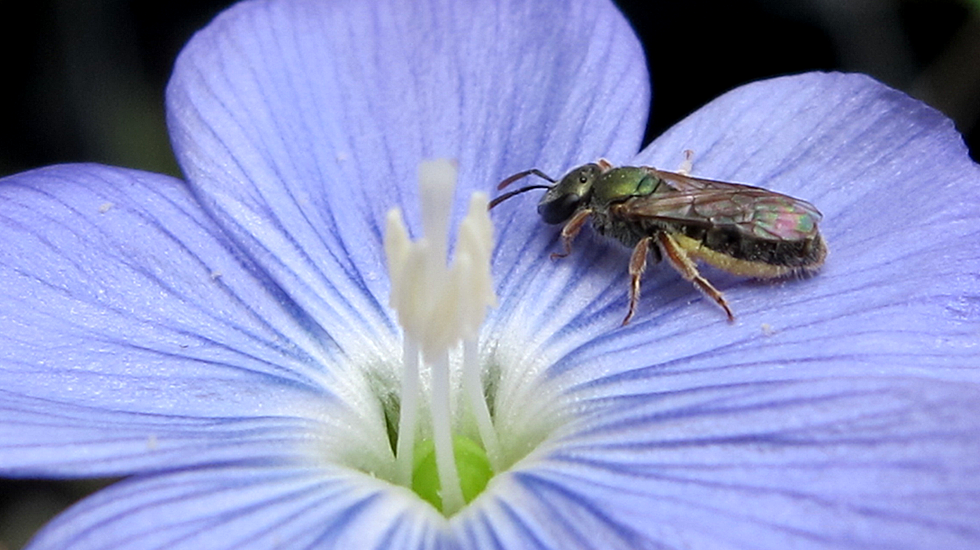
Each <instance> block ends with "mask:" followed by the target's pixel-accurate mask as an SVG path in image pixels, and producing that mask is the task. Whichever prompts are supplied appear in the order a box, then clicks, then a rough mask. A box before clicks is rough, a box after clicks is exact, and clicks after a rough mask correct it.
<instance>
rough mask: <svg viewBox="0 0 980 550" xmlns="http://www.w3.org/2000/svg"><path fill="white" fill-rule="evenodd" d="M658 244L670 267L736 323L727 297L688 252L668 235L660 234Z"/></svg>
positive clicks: (729, 319) (729, 320) (730, 320)
mask: <svg viewBox="0 0 980 550" xmlns="http://www.w3.org/2000/svg"><path fill="white" fill-rule="evenodd" d="M657 244H659V245H660V249H661V250H663V253H664V255H665V256H667V260H668V261H670V265H671V266H673V267H674V269H676V270H677V272H678V273H680V274H681V277H684V278H685V279H687V280H688V281H691V282H692V283H694V286H695V287H696V288H697V289H698V290H700V291H701V292H703V293H705V294H706V295H707V296H708V297H709V298H711V299H712V300H714V301H715V302H716V303H717V304H718V305H719V306H721V308H722V309H724V310H725V313H727V314H728V322H730V323H731V322H733V321H735V315H734V314H733V313H732V309H731V308H730V307H728V302H727V301H725V296H724V295H723V294H722V293H721V291H719V290H718V289H717V288H715V287H714V286H712V285H711V283H709V282H708V280H707V279H705V278H704V277H702V276H701V273H699V272H698V268H697V266H696V265H695V264H694V261H693V260H691V258H690V257H688V255H687V252H685V251H684V249H683V248H681V246H680V245H679V244H677V241H676V240H674V238H673V237H671V236H670V235H668V234H666V233H658V234H657ZM634 253H635V252H634Z"/></svg>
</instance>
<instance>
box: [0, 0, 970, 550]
mask: <svg viewBox="0 0 980 550" xmlns="http://www.w3.org/2000/svg"><path fill="white" fill-rule="evenodd" d="M461 1H463V0H461ZM230 3H231V2H227V1H225V2H218V1H191V0H170V1H166V2H165V1H161V0H142V1H140V0H36V1H31V2H23V3H18V4H17V9H18V12H19V13H18V14H17V15H16V16H10V15H9V14H8V15H7V16H5V17H3V18H2V21H0V52H3V53H2V54H0V55H2V59H3V64H2V69H3V72H4V75H5V76H4V79H3V83H2V84H0V100H2V105H3V108H2V109H0V175H4V174H9V173H13V172H17V171H20V170H25V169H28V168H33V167H37V166H42V165H46V164H52V163H58V162H80V161H81V162H88V161H94V162H102V163H107V164H115V165H120V166H127V167H133V168H141V169H145V170H151V171H156V172H167V173H171V174H174V175H178V174H179V173H178V170H177V167H176V164H175V162H174V160H173V157H172V154H171V152H170V146H169V143H168V141H167V134H166V130H165V128H164V124H163V120H164V117H163V89H164V85H165V84H166V81H167V78H168V75H169V73H170V68H171V66H172V64H173V60H174V58H175V56H176V55H177V52H178V51H179V50H180V48H181V46H182V45H183V44H184V43H185V42H186V41H187V39H188V38H190V36H191V34H193V32H194V31H195V30H197V29H199V28H201V27H202V26H204V25H205V24H207V22H208V21H209V20H210V19H211V18H212V17H214V15H216V14H217V13H218V12H219V11H220V10H221V9H222V8H223V7H225V6H227V5H229V4H230ZM618 4H619V5H620V6H621V8H622V9H623V11H624V12H625V13H626V15H627V17H628V18H629V19H630V21H631V22H632V23H633V26H634V28H635V29H636V31H637V33H638V34H639V35H640V38H641V40H642V41H643V43H644V45H645V46H646V50H647V58H648V64H649V66H650V71H651V74H652V75H653V79H654V100H653V112H652V115H651V119H650V126H649V128H648V131H647V137H646V141H648V142H649V141H650V140H651V139H652V138H653V137H655V136H656V135H658V134H659V133H660V132H662V131H664V130H665V129H667V128H669V127H670V126H671V125H672V124H674V123H675V122H677V121H678V120H680V119H681V118H683V117H684V116H685V115H687V114H689V113H690V112H692V111H694V110H695V109H697V108H698V107H699V106H700V105H702V104H704V103H706V102H707V101H709V100H711V99H712V98H714V97H716V96H718V95H720V94H721V93H723V92H725V91H727V90H729V89H731V88H733V87H735V86H738V85H740V84H744V83H746V82H751V81H753V80H758V79H761V78H767V77H771V76H778V75H784V74H791V73H798V72H803V71H809V70H835V69H836V70H845V71H857V72H864V73H868V74H870V75H872V76H873V77H875V78H877V79H878V80H881V81H883V82H885V83H887V84H889V85H891V86H893V87H896V88H899V89H902V90H904V91H906V92H908V93H910V94H911V95H913V96H915V97H918V98H920V99H922V100H924V101H926V102H928V103H930V104H931V105H933V106H935V107H936V108H938V109H940V110H942V111H943V112H945V113H946V114H947V115H949V116H950V117H951V118H953V119H954V120H955V121H956V124H957V127H958V128H959V129H960V131H961V132H963V133H964V135H965V136H966V138H967V142H968V144H969V145H970V149H971V151H973V155H974V159H976V158H977V152H978V151H980V141H978V140H980V131H978V124H977V122H978V118H980V15H978V13H980V0H648V1H646V2H639V1H629V0H622V1H620V2H618ZM0 246H3V244H2V243H0ZM2 421H3V420H2V419H0V422H2ZM102 483H104V482H102ZM99 486H100V482H89V481H85V482H71V483H59V482H26V481H0V550H12V549H15V548H19V547H20V546H21V545H22V544H23V543H24V542H25V541H26V539H27V537H29V536H30V534H31V533H33V532H34V531H36V530H37V529H38V527H39V526H40V525H41V524H42V523H43V522H44V521H46V519H47V518H49V517H50V516H51V515H53V514H54V513H56V512H57V511H58V510H59V509H61V508H62V507H64V506H66V505H67V504H69V503H71V502H73V501H74V500H77V499H78V498H81V496H83V495H84V494H86V493H87V492H88V491H91V490H92V489H93V488H97V487H99Z"/></svg>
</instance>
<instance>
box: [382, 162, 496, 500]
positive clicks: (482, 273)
mask: <svg viewBox="0 0 980 550" xmlns="http://www.w3.org/2000/svg"><path fill="white" fill-rule="evenodd" d="M455 185H456V167H455V166H454V165H453V164H452V163H451V162H449V161H446V160H440V161H432V162H424V163H422V165H421V166H420V167H419V188H420V196H421V203H422V227H423V232H424V234H423V237H422V238H421V239H419V240H418V241H416V242H414V243H412V242H411V241H410V240H409V237H408V231H407V230H406V229H405V226H404V223H403V221H402V217H401V214H400V212H398V211H397V210H392V211H391V212H389V213H388V223H387V232H386V235H385V253H386V255H387V259H388V271H389V273H390V276H391V302H390V303H391V306H392V308H394V309H395V310H396V311H397V312H398V321H399V323H400V324H401V326H402V329H403V331H404V334H405V351H404V359H403V360H404V362H405V365H404V371H403V380H402V395H401V406H400V407H401V412H400V418H399V424H398V442H397V445H396V453H397V456H396V462H397V464H396V470H397V472H398V476H399V479H398V480H399V482H400V483H403V484H404V485H406V486H411V473H412V466H413V456H412V455H413V449H414V444H415V441H414V439H415V434H416V433H417V432H416V418H417V416H418V409H419V402H418V397H419V396H418V394H419V382H418V377H419V368H418V361H417V359H418V353H419V352H421V354H422V357H423V359H424V360H425V363H426V364H427V365H429V366H430V368H431V372H432V395H431V396H430V398H431V403H430V407H429V410H430V413H431V415H432V438H433V443H434V446H435V456H436V469H437V471H438V474H439V479H440V485H441V488H442V491H441V494H442V501H443V512H444V513H446V514H452V513H453V512H455V511H456V510H459V509H460V508H462V506H463V504H464V502H463V494H462V490H461V489H460V483H459V474H458V472H457V469H456V460H455V457H454V455H453V434H452V431H451V430H452V427H453V422H452V418H453V417H452V411H451V408H450V402H451V399H450V392H451V388H450V375H449V365H450V362H449V350H450V349H451V348H453V347H455V346H456V345H457V344H458V343H459V342H460V341H461V340H462V341H463V342H464V345H463V348H464V359H463V362H462V364H463V369H464V371H463V374H462V379H463V385H464V387H465V392H464V400H465V401H468V402H469V404H470V407H471V410H472V411H473V414H474V417H475V418H476V422H477V427H478V430H479V433H480V437H481V439H482V440H483V445H484V450H485V451H486V452H487V458H488V460H490V464H491V465H492V466H493V467H494V468H496V466H497V465H498V464H499V456H500V451H499V444H498V443H497V437H496V432H495V431H494V428H493V424H492V419H491V418H490V414H489V411H488V410H487V403H486V397H485V396H484V395H483V388H482V383H481V379H480V364H479V360H478V356H477V345H476V339H477V336H478V334H479V329H480V325H481V324H482V323H483V319H484V316H485V315H486V308H487V306H494V305H496V296H495V295H494V293H493V281H492V279H491V278H490V254H491V251H492V247H493V230H492V225H491V223H490V216H489V213H488V212H487V196H486V195H485V194H483V193H474V194H473V197H472V198H471V200H470V205H469V211H468V212H467V215H466V218H464V220H463V221H462V223H461V224H460V229H459V238H458V241H457V246H456V253H455V258H454V259H453V262H452V265H451V266H450V267H449V268H448V269H447V267H446V251H447V250H448V246H449V245H448V238H449V235H448V230H449V217H450V213H451V209H452V199H453V191H454V188H455Z"/></svg>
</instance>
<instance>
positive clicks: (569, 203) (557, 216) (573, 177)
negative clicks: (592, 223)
mask: <svg viewBox="0 0 980 550" xmlns="http://www.w3.org/2000/svg"><path fill="white" fill-rule="evenodd" d="M601 173H602V169H601V168H600V166H599V165H598V164H594V163H592V164H585V165H583V166H579V167H578V168H576V169H574V170H572V171H571V172H569V173H568V174H566V175H565V177H563V178H562V179H561V181H559V182H558V183H556V184H555V185H553V186H551V187H549V188H548V192H547V193H545V194H544V196H543V197H541V202H539V203H538V215H540V216H541V219H543V220H544V221H545V223H550V224H559V223H562V222H564V221H565V220H567V219H568V218H571V217H572V214H574V213H575V211H576V210H578V208H579V206H581V205H582V203H583V202H585V201H586V200H587V199H588V198H589V195H590V194H591V193H592V184H593V182H595V179H596V178H597V177H598V176H599V174H601Z"/></svg>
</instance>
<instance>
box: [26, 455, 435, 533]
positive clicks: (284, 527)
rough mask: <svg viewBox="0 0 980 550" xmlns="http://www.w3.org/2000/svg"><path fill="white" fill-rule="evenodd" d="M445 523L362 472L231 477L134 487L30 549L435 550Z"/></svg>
mask: <svg viewBox="0 0 980 550" xmlns="http://www.w3.org/2000/svg"><path fill="white" fill-rule="evenodd" d="M444 526H445V518H443V517H442V516H440V515H439V514H438V513H437V512H436V511H435V509H433V508H432V507H431V506H429V505H428V504H426V503H424V502H422V501H421V500H419V499H418V498H417V497H416V496H415V495H413V494H412V493H410V492H408V491H393V490H391V488H390V486H387V484H384V483H381V482H378V481H376V480H374V479H371V478H369V477H368V476H366V475H364V474H361V473H359V472H350V471H336V470H322V469H316V468H288V467H276V468H266V467H228V468H220V469H202V470H195V471H187V472H180V473H176V474H171V475H162V476H154V477H149V478H135V479H132V480H128V481H124V482H121V483H119V484H116V485H113V486H112V487H110V488H108V489H106V490H103V491H101V492H99V493H97V494H95V495H93V496H91V497H88V498H87V499H85V500H83V501H82V502H80V503H79V504H77V505H75V506H74V507H73V508H70V509H69V510H68V511H67V512H65V513H64V514H62V515H60V516H58V518H56V519H55V520H54V521H53V522H51V523H50V524H48V525H47V526H46V527H45V528H44V529H43V530H42V531H41V532H40V533H38V534H37V535H36V537H35V538H34V540H33V541H32V543H31V544H30V545H29V546H28V547H29V548H30V549H32V550H38V549H42V548H57V549H62V548H72V549H97V548H105V549H110V548H111V549H126V548H133V549H141V550H142V549H146V548H168V549H177V548H195V549H197V548H208V549H215V550H217V549H221V548H297V549H298V548H358V549H361V548H363V549H365V550H370V549H379V550H380V549H387V548H412V549H422V548H435V547H438V546H437V545H436V544H435V543H434V541H435V540H436V539H437V538H439V537H440V536H442V537H443V538H444V533H441V530H442V529H444Z"/></svg>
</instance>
